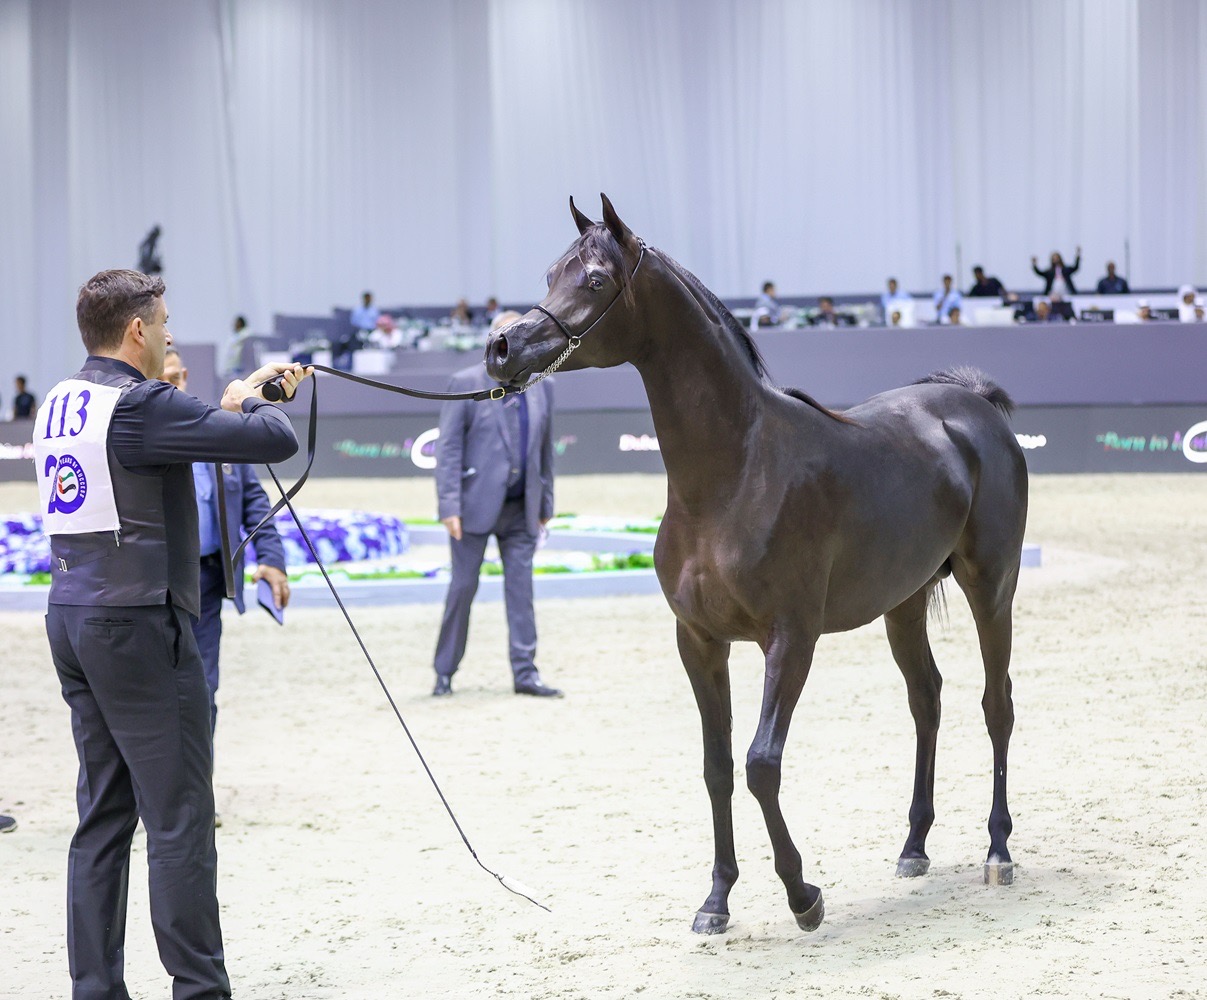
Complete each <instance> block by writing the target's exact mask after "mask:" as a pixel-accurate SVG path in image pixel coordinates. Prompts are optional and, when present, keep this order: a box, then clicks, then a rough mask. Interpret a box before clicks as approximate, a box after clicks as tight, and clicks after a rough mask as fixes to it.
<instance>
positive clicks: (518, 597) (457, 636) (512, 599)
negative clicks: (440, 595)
mask: <svg viewBox="0 0 1207 1000" xmlns="http://www.w3.org/2000/svg"><path fill="white" fill-rule="evenodd" d="M491 535H494V536H495V538H497V539H498V541H499V556H500V558H501V559H502V560H503V600H504V603H505V606H506V609H507V636H508V651H509V653H510V657H511V672H512V675H513V678H514V681H515V682H516V683H523V682H526V681H529V680H531V679H533V678H535V676H536V674H537V669H536V663H535V660H536V613H535V612H534V611H533V608H532V556H533V553H535V552H536V542H537V537H536V535H532V534H529V532H528V526H527V524H526V523H525V519H524V501H523V500H509V501H507V502H506V503H504V504H503V510H502V512H501V513H500V514H499V520H498V521H497V522H496V523H495V526H494V529H493V530H492V531H491V532H489V533H488V534H485V535H471V534H468V533H465V534H462V536H461V540H460V541H456V540H453V539H450V540H449V545H450V546H451V550H452V579H451V580H450V581H449V585H448V595H447V596H446V597H445V599H444V618H443V620H442V621H441V622H440V637H439V639H437V640H436V658H435V668H436V673H437V674H439V675H441V676H444V677H451V676H452V675H453V674H454V673H456V672H457V667H458V665H459V664H460V663H461V658H462V657H463V656H464V655H465V640H466V637H467V636H468V635H469V611H470V606H471V605H472V604H473V600H474V595H475V594H477V592H478V574H479V573H480V572H481V570H482V557H483V556H484V555H485V553H486V543H487V542H488V541H489V540H490V536H491Z"/></svg>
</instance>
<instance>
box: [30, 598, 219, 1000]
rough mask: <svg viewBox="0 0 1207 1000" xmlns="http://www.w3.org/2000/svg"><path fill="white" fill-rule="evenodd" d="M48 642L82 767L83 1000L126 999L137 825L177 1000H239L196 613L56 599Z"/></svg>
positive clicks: (79, 902) (77, 843) (78, 994)
mask: <svg viewBox="0 0 1207 1000" xmlns="http://www.w3.org/2000/svg"><path fill="white" fill-rule="evenodd" d="M46 633H47V636H48V637H49V639H50V650H51V656H52V657H53V659H54V665H55V669H56V670H57V671H58V675H59V682H60V684H61V685H62V690H63V699H64V700H65V701H66V702H67V704H68V706H69V707H70V709H71V730H72V734H73V736H74V737H75V745H76V752H77V753H78V755H79V760H80V771H79V781H78V784H77V787H76V803H77V806H78V808H79V816H80V823H79V826H78V827H77V828H76V831H75V836H74V837H72V840H71V849H70V852H69V854H68V867H67V952H68V965H69V968H70V971H71V982H72V997H73V1000H128V998H129V993H128V992H127V991H126V985H125V980H124V977H125V968H124V946H125V936H126V895H127V886H128V883H129V879H130V842H131V840H132V838H133V835H134V828H135V826H136V825H137V823H138V819H139V817H142V821H143V826H144V828H145V829H146V832H147V865H148V869H149V884H150V904H151V924H152V927H153V928H154V931H155V941H156V944H157V945H158V947H159V957H160V961H162V962H163V965H164V968H165V969H166V970H167V971H168V973H169V974H170V975H171V976H172V980H173V982H172V997H173V1000H203V998H204V1000H215V998H226V997H229V996H230V982H229V980H228V979H227V975H226V967H225V961H224V956H223V950H222V931H221V928H220V927H219V923H218V898H217V888H216V883H217V866H218V856H217V852H216V850H215V847H214V792H213V785H212V771H213V742H212V738H211V734H210V711H209V694H208V691H207V689H206V683H205V677H204V675H203V673H202V668H201V657H200V656H199V655H198V652H197V644H196V642H195V641H194V639H193V630H192V628H191V627H190V623H189V619H188V615H187V614H186V613H185V612H184V611H182V610H180V609H179V608H177V607H174V606H172V605H168V604H160V605H152V606H149V607H123V608H115V607H84V606H77V605H64V604H52V605H50V607H49V610H48V613H47V615H46Z"/></svg>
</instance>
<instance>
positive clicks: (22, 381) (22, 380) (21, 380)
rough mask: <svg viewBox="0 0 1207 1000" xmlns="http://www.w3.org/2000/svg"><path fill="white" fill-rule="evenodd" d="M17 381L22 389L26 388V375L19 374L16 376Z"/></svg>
mask: <svg viewBox="0 0 1207 1000" xmlns="http://www.w3.org/2000/svg"><path fill="white" fill-rule="evenodd" d="M15 381H16V383H17V385H19V386H20V387H21V388H22V389H24V388H25V376H24V375H18V376H17V377H16V379H15Z"/></svg>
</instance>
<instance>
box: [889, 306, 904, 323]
mask: <svg viewBox="0 0 1207 1000" xmlns="http://www.w3.org/2000/svg"><path fill="white" fill-rule="evenodd" d="M888 325H889V326H900V325H901V310H900V309H894V310H893V311H892V312H891V313H889V318H888Z"/></svg>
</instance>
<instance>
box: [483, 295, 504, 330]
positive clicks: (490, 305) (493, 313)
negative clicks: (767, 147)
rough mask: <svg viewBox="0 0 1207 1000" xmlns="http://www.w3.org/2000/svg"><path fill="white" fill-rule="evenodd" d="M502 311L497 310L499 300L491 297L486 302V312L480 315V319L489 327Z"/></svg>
mask: <svg viewBox="0 0 1207 1000" xmlns="http://www.w3.org/2000/svg"><path fill="white" fill-rule="evenodd" d="M500 312H502V310H501V309H500V308H499V300H498V299H496V298H495V297H494V296H493V295H492V296H491V297H490V298H488V299H487V300H486V311H485V312H484V313H483V314H482V319H483V321H484V322H485V323H486V325H487V326H490V324H491V323H493V322H494V321H495V320H496V319H497V318H498V316H499V313H500Z"/></svg>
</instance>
